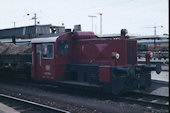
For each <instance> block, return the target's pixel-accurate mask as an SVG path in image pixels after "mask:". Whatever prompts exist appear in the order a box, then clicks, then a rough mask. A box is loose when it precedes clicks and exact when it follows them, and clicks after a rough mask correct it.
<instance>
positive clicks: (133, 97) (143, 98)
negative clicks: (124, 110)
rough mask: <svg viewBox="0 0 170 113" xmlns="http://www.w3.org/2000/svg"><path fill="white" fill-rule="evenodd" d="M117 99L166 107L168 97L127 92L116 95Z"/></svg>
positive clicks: (167, 106) (167, 105)
mask: <svg viewBox="0 0 170 113" xmlns="http://www.w3.org/2000/svg"><path fill="white" fill-rule="evenodd" d="M118 98H119V99H122V100H126V101H128V102H134V103H137V104H140V105H145V106H150V107H155V108H161V109H168V108H169V97H166V96H159V95H152V94H148V93H146V94H145V93H136V92H135V93H128V94H124V95H122V96H119V97H118Z"/></svg>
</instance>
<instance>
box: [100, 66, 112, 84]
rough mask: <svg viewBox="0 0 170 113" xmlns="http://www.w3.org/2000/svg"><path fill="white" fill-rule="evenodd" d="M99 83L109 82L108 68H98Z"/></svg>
mask: <svg viewBox="0 0 170 113" xmlns="http://www.w3.org/2000/svg"><path fill="white" fill-rule="evenodd" d="M99 81H100V82H111V67H110V66H100V67H99Z"/></svg>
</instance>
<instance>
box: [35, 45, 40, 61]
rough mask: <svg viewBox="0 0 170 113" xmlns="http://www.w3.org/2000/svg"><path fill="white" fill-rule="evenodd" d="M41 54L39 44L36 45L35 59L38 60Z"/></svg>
mask: <svg viewBox="0 0 170 113" xmlns="http://www.w3.org/2000/svg"><path fill="white" fill-rule="evenodd" d="M40 54H41V44H36V58H37V59H40Z"/></svg>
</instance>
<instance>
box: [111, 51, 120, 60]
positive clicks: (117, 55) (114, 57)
mask: <svg viewBox="0 0 170 113" xmlns="http://www.w3.org/2000/svg"><path fill="white" fill-rule="evenodd" d="M111 56H112V59H119V58H120V55H119V53H117V52H112V53H111Z"/></svg>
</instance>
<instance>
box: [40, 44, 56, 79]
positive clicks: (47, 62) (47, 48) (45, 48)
mask: <svg viewBox="0 0 170 113" xmlns="http://www.w3.org/2000/svg"><path fill="white" fill-rule="evenodd" d="M40 61H41V78H42V79H43V80H45V81H55V59H54V43H43V44H42V57H41V60H40Z"/></svg>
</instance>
